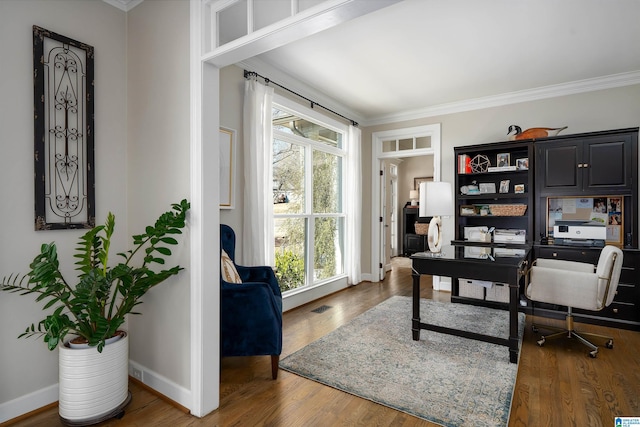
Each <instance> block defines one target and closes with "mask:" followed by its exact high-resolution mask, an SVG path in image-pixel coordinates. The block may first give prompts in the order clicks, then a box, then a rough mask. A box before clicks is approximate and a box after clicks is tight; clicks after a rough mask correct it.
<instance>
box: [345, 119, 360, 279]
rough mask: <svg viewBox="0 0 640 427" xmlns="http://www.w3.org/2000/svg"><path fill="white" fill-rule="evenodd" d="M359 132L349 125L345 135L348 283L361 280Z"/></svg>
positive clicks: (346, 267)
mask: <svg viewBox="0 0 640 427" xmlns="http://www.w3.org/2000/svg"><path fill="white" fill-rule="evenodd" d="M360 139H361V132H360V129H358V128H357V127H355V126H349V133H348V136H347V144H348V145H347V170H346V177H345V178H346V181H347V186H346V190H347V197H346V198H345V199H346V206H345V213H346V214H347V224H346V229H347V235H346V239H345V240H346V253H347V256H346V266H345V270H346V271H345V272H346V273H347V279H348V281H349V284H351V285H357V284H358V283H360V282H361V281H362V266H361V265H360V259H361V257H362V251H361V244H360V240H361V237H362V236H361V234H362V172H361V166H360V162H361V158H360V157H361V154H360V152H361V150H360Z"/></svg>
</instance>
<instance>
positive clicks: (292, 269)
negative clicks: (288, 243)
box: [276, 250, 304, 292]
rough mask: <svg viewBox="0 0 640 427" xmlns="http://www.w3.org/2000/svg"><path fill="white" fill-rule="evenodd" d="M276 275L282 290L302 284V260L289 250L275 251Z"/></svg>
mask: <svg viewBox="0 0 640 427" xmlns="http://www.w3.org/2000/svg"><path fill="white" fill-rule="evenodd" d="M276 276H277V277H278V282H279V283H280V290H281V291H282V292H284V291H288V290H291V289H296V288H299V287H300V286H302V285H304V260H303V259H302V258H300V257H299V256H297V255H296V254H294V253H293V252H292V251H290V250H285V251H283V252H282V253H280V252H277V253H276Z"/></svg>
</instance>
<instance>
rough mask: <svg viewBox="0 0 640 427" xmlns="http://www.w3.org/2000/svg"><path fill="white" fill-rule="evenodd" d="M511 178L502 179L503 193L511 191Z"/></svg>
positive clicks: (501, 189)
mask: <svg viewBox="0 0 640 427" xmlns="http://www.w3.org/2000/svg"><path fill="white" fill-rule="evenodd" d="M509 182H510V181H509V180H508V179H505V180H503V181H500V192H501V193H508V192H509Z"/></svg>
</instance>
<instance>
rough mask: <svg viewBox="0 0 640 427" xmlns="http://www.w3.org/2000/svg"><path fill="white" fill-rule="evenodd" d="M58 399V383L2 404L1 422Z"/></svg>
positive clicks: (0, 410)
mask: <svg viewBox="0 0 640 427" xmlns="http://www.w3.org/2000/svg"><path fill="white" fill-rule="evenodd" d="M57 401H58V384H57V383H56V384H54V385H51V386H49V387H45V388H43V389H40V390H37V391H34V392H33V393H29V394H25V395H24V396H20V397H18V398H15V399H13V400H10V401H8V402H4V403H1V404H0V423H3V422H5V421H8V420H12V419H14V418H16V417H19V416H20V415H24V414H27V413H29V412H31V411H35V410H36V409H40V408H42V407H43V406H47V405H49V404H51V403H54V402H57Z"/></svg>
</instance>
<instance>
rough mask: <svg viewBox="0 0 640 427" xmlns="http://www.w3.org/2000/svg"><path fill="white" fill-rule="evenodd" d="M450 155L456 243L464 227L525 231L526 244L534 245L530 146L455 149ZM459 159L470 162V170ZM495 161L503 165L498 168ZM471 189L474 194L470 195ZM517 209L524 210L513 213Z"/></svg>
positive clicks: (530, 143)
mask: <svg viewBox="0 0 640 427" xmlns="http://www.w3.org/2000/svg"><path fill="white" fill-rule="evenodd" d="M454 151H455V159H456V162H457V165H456V166H457V168H456V171H457V173H456V179H455V188H454V191H455V193H456V197H455V209H456V215H455V225H456V232H455V238H456V241H463V240H464V235H465V234H464V229H465V227H479V226H486V227H489V228H491V227H495V228H497V229H517V230H525V231H526V242H527V243H531V242H533V241H535V240H536V236H534V235H533V230H534V221H533V218H534V214H535V209H534V206H533V204H534V197H533V193H534V190H535V183H534V180H533V162H534V150H533V144H532V142H531V141H527V142H501V143H490V144H479V145H469V146H462V147H456V148H455V149H454ZM463 156H466V158H468V159H469V161H473V163H474V165H475V166H474V168H473V170H471V171H469V170H468V166H467V168H466V170H465V165H467V164H468V163H469V162H466V163H465V162H464V161H463V159H464V157H463ZM499 160H501V161H502V162H503V163H502V164H501V167H499V166H498V161H499ZM525 167H526V169H525ZM496 169H497V170H496ZM506 182H508V183H507V184H506V185H505V183H506ZM516 186H518V192H516ZM473 187H476V188H477V189H478V190H477V191H478V193H475V194H474V190H473ZM492 205H494V206H495V205H501V206H503V207H502V209H501V212H500V211H498V210H497V209H495V208H494V209H493V210H492ZM518 208H519V209H520V210H522V209H523V208H524V209H525V210H524V212H523V213H522V214H521V213H520V212H515V211H516V210H517V209H518ZM505 210H506V211H507V212H504V211H505Z"/></svg>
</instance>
